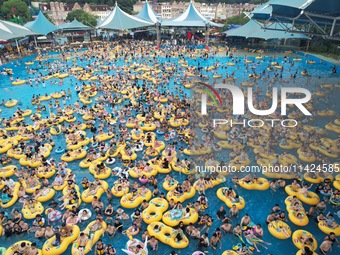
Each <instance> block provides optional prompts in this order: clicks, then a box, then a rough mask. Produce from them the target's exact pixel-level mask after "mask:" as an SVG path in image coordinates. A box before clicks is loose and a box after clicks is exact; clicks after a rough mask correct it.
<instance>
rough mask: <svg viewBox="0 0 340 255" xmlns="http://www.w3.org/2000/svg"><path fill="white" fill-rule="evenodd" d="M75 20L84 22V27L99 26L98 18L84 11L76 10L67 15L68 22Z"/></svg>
mask: <svg viewBox="0 0 340 255" xmlns="http://www.w3.org/2000/svg"><path fill="white" fill-rule="evenodd" d="M74 19H76V20H78V21H80V22H82V23H83V24H84V25H87V26H89V25H90V26H92V27H95V26H97V16H95V15H93V14H91V13H88V12H86V11H83V10H75V11H71V12H69V13H68V14H67V17H66V20H68V21H71V22H72V21H73V20H74Z"/></svg>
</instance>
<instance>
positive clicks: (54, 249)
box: [42, 225, 80, 255]
mask: <svg viewBox="0 0 340 255" xmlns="http://www.w3.org/2000/svg"><path fill="white" fill-rule="evenodd" d="M72 228H73V229H72V234H71V235H70V236H68V237H62V238H61V243H60V245H59V246H53V245H52V243H53V242H54V241H55V236H52V237H51V238H50V239H48V240H47V241H46V242H45V243H44V245H43V248H42V254H43V255H51V254H53V255H60V254H64V252H65V251H66V250H67V248H68V246H69V245H70V244H71V243H72V242H73V241H74V240H76V239H77V237H78V236H79V233H80V229H79V227H78V226H77V225H74V226H72Z"/></svg>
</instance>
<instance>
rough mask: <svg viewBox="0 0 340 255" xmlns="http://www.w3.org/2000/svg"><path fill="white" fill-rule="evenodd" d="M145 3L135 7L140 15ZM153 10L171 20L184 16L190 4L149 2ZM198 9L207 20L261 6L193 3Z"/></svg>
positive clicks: (138, 3) (140, 2)
mask: <svg viewBox="0 0 340 255" xmlns="http://www.w3.org/2000/svg"><path fill="white" fill-rule="evenodd" d="M144 3H145V2H142V1H138V2H137V3H136V4H135V5H134V6H133V11H134V12H136V13H138V12H140V11H141V10H142V8H143V5H144ZM149 3H150V5H151V7H152V8H153V10H154V11H155V12H156V13H157V14H159V16H160V17H161V18H162V19H170V18H174V17H177V16H178V15H180V14H182V13H183V12H184V11H185V10H186V9H187V8H188V5H189V2H178V1H169V2H162V3H158V2H157V1H153V2H151V1H149ZM192 3H193V4H194V6H195V7H196V9H197V10H198V11H199V12H200V13H201V14H202V15H203V16H204V17H205V18H207V19H209V20H213V19H221V18H222V17H223V19H226V18H230V17H232V16H236V15H239V14H241V13H242V12H244V11H252V10H254V9H255V8H256V7H258V6H259V5H255V4H225V3H218V4H207V3H198V2H195V1H192Z"/></svg>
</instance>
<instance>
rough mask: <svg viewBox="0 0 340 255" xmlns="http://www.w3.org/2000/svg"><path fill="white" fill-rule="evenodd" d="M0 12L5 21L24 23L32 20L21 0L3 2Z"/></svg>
mask: <svg viewBox="0 0 340 255" xmlns="http://www.w3.org/2000/svg"><path fill="white" fill-rule="evenodd" d="M0 10H1V14H2V16H3V17H4V18H5V19H7V20H10V21H14V22H16V23H25V22H27V21H30V20H31V19H32V18H31V14H30V10H29V8H28V6H27V4H26V3H25V2H24V1H22V0H8V1H5V2H3V4H2V6H1V9H0Z"/></svg>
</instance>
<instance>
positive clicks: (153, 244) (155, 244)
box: [148, 236, 158, 251]
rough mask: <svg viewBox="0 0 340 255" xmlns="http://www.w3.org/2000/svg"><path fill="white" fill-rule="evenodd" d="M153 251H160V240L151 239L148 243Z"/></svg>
mask: <svg viewBox="0 0 340 255" xmlns="http://www.w3.org/2000/svg"><path fill="white" fill-rule="evenodd" d="M148 243H149V245H150V248H151V250H152V251H158V240H157V239H156V238H155V237H153V236H152V237H151V238H150V240H149V241H148Z"/></svg>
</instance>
